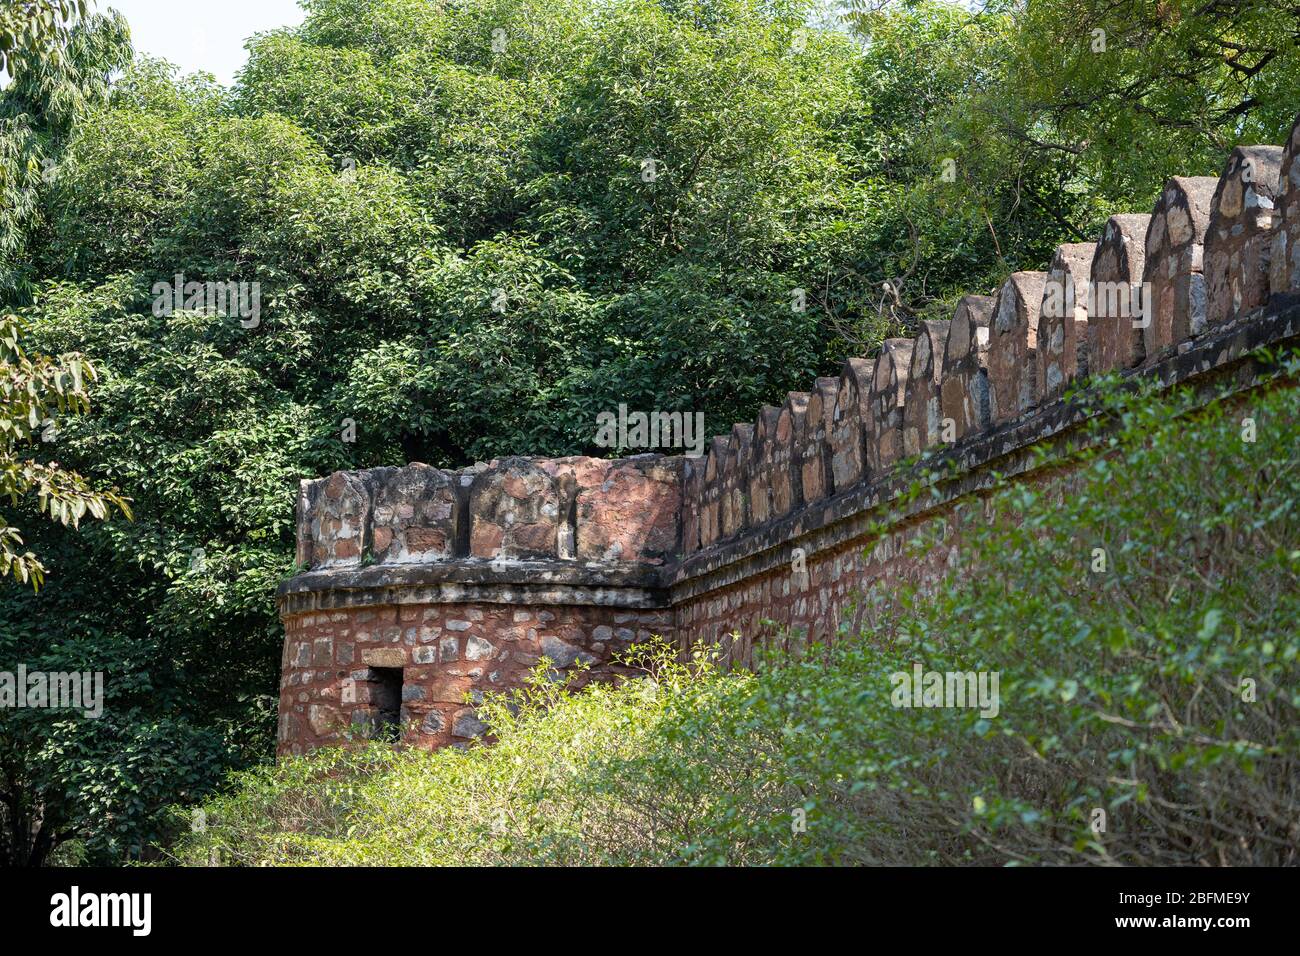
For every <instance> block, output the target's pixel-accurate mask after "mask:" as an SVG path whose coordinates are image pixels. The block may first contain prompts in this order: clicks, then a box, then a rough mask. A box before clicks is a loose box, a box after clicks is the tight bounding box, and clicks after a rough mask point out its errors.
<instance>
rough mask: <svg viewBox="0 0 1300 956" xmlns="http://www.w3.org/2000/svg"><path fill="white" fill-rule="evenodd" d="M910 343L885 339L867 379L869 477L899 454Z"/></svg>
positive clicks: (894, 459)
mask: <svg viewBox="0 0 1300 956" xmlns="http://www.w3.org/2000/svg"><path fill="white" fill-rule="evenodd" d="M911 362H912V340H911V339H885V341H884V343H883V345H882V346H881V349H880V355H879V356H878V357H877V358H876V366H875V369H874V371H873V372H872V376H871V411H872V415H871V421H870V423H869V425H868V428H869V431H868V434H869V436H870V440H869V443H868V455H869V459H868V462H869V464H870V467H871V472H872V474H873V475H875V476H877V477H880V476H883V475H884V474H885V472H887V471H888V470H889V469H890V468H891V467H892V466H893V464H894V462H896V461H898V459H899V458H901V457H902V454H903V406H904V403H905V402H906V399H907V369H908V366H909V365H911Z"/></svg>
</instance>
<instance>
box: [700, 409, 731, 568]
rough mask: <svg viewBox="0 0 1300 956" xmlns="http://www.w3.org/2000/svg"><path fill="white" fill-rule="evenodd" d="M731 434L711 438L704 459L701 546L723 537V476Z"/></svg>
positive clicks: (705, 546) (706, 545) (703, 546)
mask: <svg viewBox="0 0 1300 956" xmlns="http://www.w3.org/2000/svg"><path fill="white" fill-rule="evenodd" d="M730 441H731V439H730V436H727V435H717V436H715V437H713V438H712V439H710V440H709V451H708V454H707V455H706V456H705V461H704V503H703V505H702V506H701V507H700V547H702V548H707V547H708V546H709V545H711V544H713V542H715V541H717V540H718V539H719V538H721V537H722V477H723V474H722V473H723V469H724V467H725V465H726V462H727V451H728V445H729V444H730Z"/></svg>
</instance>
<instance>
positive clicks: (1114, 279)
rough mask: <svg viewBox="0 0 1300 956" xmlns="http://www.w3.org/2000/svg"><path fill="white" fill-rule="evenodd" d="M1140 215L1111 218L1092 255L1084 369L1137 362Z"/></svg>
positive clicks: (1141, 301)
mask: <svg viewBox="0 0 1300 956" xmlns="http://www.w3.org/2000/svg"><path fill="white" fill-rule="evenodd" d="M1150 225H1151V217H1150V216H1149V215H1147V214H1145V213H1143V214H1141V215H1137V214H1127V213H1126V214H1123V215H1118V216H1111V217H1110V219H1108V220H1107V221H1106V229H1105V231H1103V232H1102V236H1101V239H1100V240H1099V241H1098V242H1097V249H1096V251H1095V252H1094V253H1093V256H1092V270H1091V275H1090V277H1089V278H1090V283H1091V284H1090V288H1089V301H1088V373H1089V374H1090V375H1103V374H1105V373H1106V372H1110V371H1114V370H1116V369H1121V370H1122V369H1126V368H1132V367H1133V366H1135V365H1140V364H1141V363H1142V359H1143V358H1144V357H1145V355H1146V352H1145V349H1144V346H1143V343H1142V324H1143V321H1144V320H1143V317H1142V314H1141V310H1142V308H1143V306H1144V305H1145V304H1146V301H1147V300H1146V296H1145V295H1144V293H1143V292H1142V276H1143V273H1144V272H1145V269H1146V235H1147V230H1148V229H1149V228H1150Z"/></svg>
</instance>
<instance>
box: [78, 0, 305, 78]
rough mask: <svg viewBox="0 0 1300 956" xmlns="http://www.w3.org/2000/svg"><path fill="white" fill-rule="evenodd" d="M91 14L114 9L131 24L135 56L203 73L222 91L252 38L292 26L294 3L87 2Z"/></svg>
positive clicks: (297, 17)
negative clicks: (152, 57) (222, 86)
mask: <svg viewBox="0 0 1300 956" xmlns="http://www.w3.org/2000/svg"><path fill="white" fill-rule="evenodd" d="M92 3H93V7H92V9H93V11H94V12H97V13H102V12H104V11H106V10H107V9H108V8H109V7H113V8H116V9H117V10H118V11H120V12H121V13H122V15H123V16H125V17H126V20H127V23H129V24H130V25H131V42H132V44H133V45H134V46H135V49H136V52H138V53H148V54H150V55H152V56H156V57H161V58H162V59H164V60H168V61H169V62H171V63H175V64H176V65H177V66H179V67H180V68H181V72H182V73H193V72H194V71H196V70H205V71H207V72H208V73H212V74H213V75H215V76H216V78H217V80H218V81H219V82H221V83H224V84H226V85H227V86H228V85H230V83H231V82H232V81H233V80H234V78H235V71H236V70H238V69H239V68H240V67H242V66H243V65H244V61H245V60H247V59H248V51H246V50H245V49H244V42H245V41H246V40H247V39H248V38H249V37H251V36H252V35H253V34H254V33H262V32H265V31H267V30H273V29H275V28H276V27H284V26H296V25H297V24H299V23H301V22H302V21H303V17H304V16H305V14H304V13H303V10H302V8H300V7H299V6H298V4H297V0H92Z"/></svg>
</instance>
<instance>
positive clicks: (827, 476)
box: [795, 378, 840, 504]
mask: <svg viewBox="0 0 1300 956" xmlns="http://www.w3.org/2000/svg"><path fill="white" fill-rule="evenodd" d="M839 384H840V383H839V379H836V378H819V379H817V381H816V382H815V383H814V387H813V390H812V391H811V392H809V393H808V408H807V411H806V413H805V414H804V415H802V416H798V415H797V416H796V417H795V425H796V429H795V446H796V448H797V449H798V455H799V487H800V488H801V489H802V492H803V501H804V504H811V503H812V502H814V501H820V500H821V499H823V498H826V497H828V496H829V495H830V494H831V493H832V492H833V490H834V489H833V483H832V480H831V455H830V433H831V428H832V427H833V425H834V418H835V399H836V395H837V393H838V392H839Z"/></svg>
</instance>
